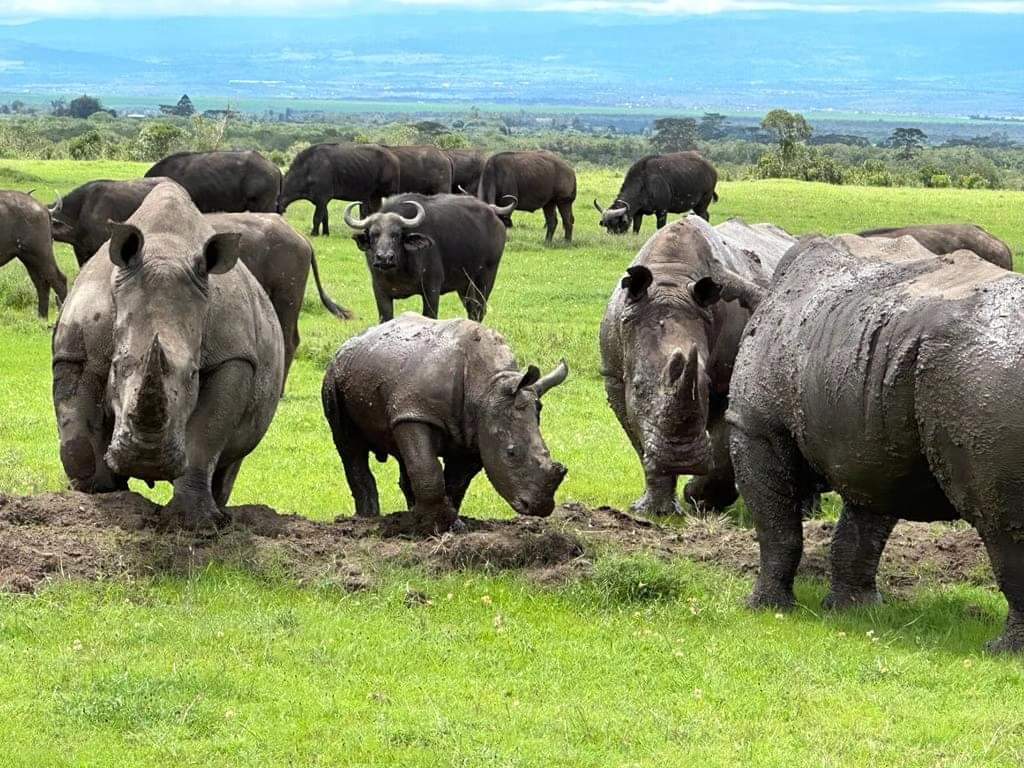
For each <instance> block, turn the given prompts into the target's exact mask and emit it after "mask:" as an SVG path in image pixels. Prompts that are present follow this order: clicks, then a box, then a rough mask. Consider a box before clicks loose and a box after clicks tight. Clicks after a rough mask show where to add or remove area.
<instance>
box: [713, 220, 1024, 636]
mask: <svg viewBox="0 0 1024 768" xmlns="http://www.w3.org/2000/svg"><path fill="white" fill-rule="evenodd" d="M1021 307H1024V276H1021V275H1017V274H1014V273H1012V272H1007V271H1005V270H1003V269H1001V268H999V267H996V266H993V265H992V264H989V263H986V262H985V261H983V260H981V259H980V258H978V257H977V256H976V255H975V254H974V253H971V252H968V251H958V252H955V253H953V254H950V255H947V256H935V255H933V254H931V253H930V252H928V251H927V250H925V249H924V248H923V247H922V246H920V245H919V244H918V243H917V242H915V241H914V240H913V239H911V238H909V237H904V238H900V239H896V240H869V239H863V238H859V237H855V236H852V235H849V236H842V237H837V238H831V239H825V238H814V239H809V240H807V241H804V242H801V244H800V246H799V247H797V248H794V249H793V250H792V251H791V252H790V253H789V254H787V256H786V258H785V259H784V260H783V262H782V264H781V265H780V266H779V269H778V270H777V272H776V274H775V278H774V281H773V283H772V285H771V289H770V292H769V293H768V295H767V296H766V297H765V298H764V299H763V300H762V302H761V304H760V306H759V308H758V309H757V311H756V312H755V313H754V315H753V317H752V318H751V320H750V322H749V323H748V325H747V330H746V333H745V337H744V340H743V343H742V346H741V349H740V353H739V356H738V357H737V360H736V370H735V373H734V374H733V381H732V394H731V401H730V405H729V413H728V417H727V418H728V421H729V423H730V425H731V427H732V438H731V452H732V457H733V462H734V464H735V468H736V478H737V482H738V485H739V488H740V492H741V493H742V494H743V497H744V499H745V501H746V503H747V505H748V507H749V508H750V510H751V511H752V513H753V517H754V523H755V525H756V528H757V537H758V541H759V542H760V545H761V568H760V573H759V575H758V579H757V583H756V586H755V588H754V592H753V595H752V597H751V604H752V605H753V606H755V607H769V606H770V607H773V608H778V607H788V606H792V605H793V604H794V596H793V578H794V576H795V574H796V570H797V565H798V564H799V562H800V557H801V553H802V548H803V542H802V528H801V515H802V512H803V510H805V509H806V508H807V507H808V506H809V505H810V504H811V503H813V501H814V500H815V499H816V498H817V496H818V494H819V493H820V491H821V490H822V489H823V488H831V489H833V490H835V491H836V492H837V493H839V495H841V496H842V498H843V502H844V508H843V513H842V516H841V518H840V521H839V524H838V525H837V527H836V532H835V536H834V540H833V544H832V549H831V558H832V587H831V592H830V594H829V596H828V598H827V599H826V606H835V607H841V606H846V605H850V604H858V603H870V602H875V601H877V600H878V599H879V595H878V591H877V588H876V573H877V569H878V561H879V558H880V557H881V554H882V550H883V548H884V547H885V543H886V541H887V539H888V537H889V534H890V532H891V531H892V528H893V526H894V525H895V523H896V520H897V519H898V518H899V519H907V520H920V521H928V520H954V519H958V518H960V519H964V520H967V521H968V522H970V523H971V524H972V525H974V527H975V528H977V530H978V533H979V534H980V535H981V538H982V540H983V541H984V544H985V547H986V549H987V551H988V554H989V557H990V559H991V561H992V567H993V570H994V572H995V575H996V579H997V581H998V583H999V586H1000V588H1001V589H1002V591H1003V593H1004V594H1005V595H1006V598H1007V600H1008V601H1009V616H1008V618H1007V623H1006V629H1005V632H1004V634H1003V636H1002V637H1001V638H1000V639H999V640H997V641H996V642H995V643H993V645H992V646H991V647H992V648H993V649H994V650H1007V651H1020V650H1022V649H1024V509H1022V508H1021V499H1022V498H1024V481H1022V479H1021V473H1020V467H1019V457H1020V455H1021V453H1022V450H1024V413H1022V412H1021V410H1020V409H1019V408H1017V407H1016V406H1015V405H1014V403H1015V401H1016V400H1018V399H1019V397H1020V392H1021V371H1022V370H1024V330H1022V323H1021V321H1022V319H1024V317H1022V309H1021Z"/></svg>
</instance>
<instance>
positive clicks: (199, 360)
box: [53, 183, 284, 529]
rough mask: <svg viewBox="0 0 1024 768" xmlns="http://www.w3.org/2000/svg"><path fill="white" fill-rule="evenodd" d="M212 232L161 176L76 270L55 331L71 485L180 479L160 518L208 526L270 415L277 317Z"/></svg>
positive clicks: (277, 383)
mask: <svg viewBox="0 0 1024 768" xmlns="http://www.w3.org/2000/svg"><path fill="white" fill-rule="evenodd" d="M241 240H242V238H241V237H240V236H239V235H238V234H237V233H217V232H215V231H214V229H213V227H212V226H210V222H209V220H208V219H206V218H204V217H203V216H202V214H200V212H199V210H198V209H197V208H196V207H195V204H194V203H193V202H192V200H191V198H189V196H188V194H187V193H186V192H185V190H184V189H182V188H181V187H180V186H178V185H177V184H172V183H164V184H161V185H160V186H158V187H157V188H156V189H155V190H153V192H152V193H150V195H149V196H148V197H147V198H146V200H145V201H144V202H143V204H142V206H141V207H140V208H139V210H138V211H136V212H135V213H134V214H133V215H132V216H131V218H130V219H129V220H128V221H127V222H126V223H123V224H115V225H114V226H113V231H112V233H111V238H110V242H109V243H107V245H106V246H104V247H103V248H102V250H100V252H99V253H98V254H97V257H96V258H95V259H91V260H90V261H89V262H88V263H87V264H86V265H85V267H84V268H83V269H82V271H81V273H80V274H79V276H78V279H77V280H76V281H75V285H74V287H73V288H72V290H71V292H70V293H69V294H68V299H67V302H65V305H64V309H63V311H62V312H61V315H60V319H59V320H58V322H57V327H56V329H55V331H54V337H53V404H54V410H55V412H56V415H57V427H58V431H59V433H60V457H61V462H62V463H63V465H64V469H65V471H66V472H67V475H68V477H69V478H70V480H71V484H72V486H73V487H74V488H75V489H76V490H80V491H86V492H89V493H100V492H104V491H113V490H118V489H123V488H126V487H127V482H128V479H129V478H132V477H134V478H139V479H142V480H145V481H148V482H150V483H152V482H155V481H158V480H167V481H171V482H173V483H174V496H173V497H172V499H171V502H170V504H168V505H167V507H165V508H164V510H163V513H162V525H163V526H166V527H175V526H177V527H183V528H188V529H209V528H211V527H216V526H218V525H220V524H222V523H223V521H224V515H223V513H222V512H221V511H220V510H219V507H223V506H224V505H225V504H226V503H227V501H228V497H229V496H230V495H231V489H232V486H233V485H234V481H235V477H236V476H237V475H238V470H239V467H240V466H241V463H242V459H244V458H245V456H246V455H248V454H249V453H250V452H251V451H252V450H253V449H254V448H255V447H256V445H257V444H258V443H259V442H260V440H261V439H262V437H263V435H264V433H265V432H266V430H267V428H268V427H269V426H270V421H271V419H272V418H273V416H274V411H275V410H276V408H277V403H278V400H279V398H280V396H281V387H282V383H283V381H284V344H283V340H282V336H281V325H280V323H278V321H277V317H276V316H275V315H274V308H273V306H272V305H271V303H270V299H268V298H267V295H266V293H265V292H264V291H263V289H262V288H260V285H259V283H257V282H256V280H255V278H254V277H253V276H252V275H251V274H250V273H249V270H248V269H247V268H246V267H245V265H244V264H239V263H238V259H239V256H240V247H241Z"/></svg>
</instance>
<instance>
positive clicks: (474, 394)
mask: <svg viewBox="0 0 1024 768" xmlns="http://www.w3.org/2000/svg"><path fill="white" fill-rule="evenodd" d="M568 374H569V369H568V368H567V367H566V365H565V362H564V361H563V362H562V363H561V364H560V365H559V366H558V368H556V369H555V370H554V371H553V372H551V373H549V374H548V375H546V376H543V377H542V376H541V375H540V371H538V370H537V368H536V367H534V366H530V367H529V368H528V369H527V370H526V372H522V371H520V370H519V369H518V366H517V365H516V359H515V356H514V355H513V354H512V350H511V349H510V348H509V346H508V344H507V343H506V342H505V340H504V339H503V338H502V337H501V336H500V335H499V334H498V333H497V332H495V331H493V330H491V329H489V328H486V327H484V326H482V325H480V324H479V323H477V322H474V321H472V320H447V321H438V320H432V319H429V318H425V317H422V316H420V315H415V314H412V313H407V314H404V315H402V316H400V317H399V318H398V319H396V320H391V321H389V322H387V323H384V324H383V325H378V326H376V327H374V328H371V329H370V330H368V331H366V332H365V333H363V334H362V335H361V336H357V337H355V338H353V339H351V340H349V341H348V342H347V343H346V344H345V345H344V346H343V347H342V348H341V349H340V350H339V351H338V354H337V356H336V357H335V358H334V362H332V363H331V365H330V367H328V369H327V374H326V376H325V377H324V384H323V393H322V394H323V406H324V415H325V416H326V417H327V421H328V423H329V424H330V426H331V432H332V434H333V436H334V444H335V446H337V449H338V453H339V454H340V455H341V460H342V463H343V464H344V467H345V476H346V478H347V479H348V484H349V487H350V488H351V490H352V497H353V498H354V500H355V503H356V514H357V515H361V516H376V515H379V514H380V504H379V501H378V497H377V485H376V482H375V481H374V479H373V475H372V474H371V472H370V468H369V461H368V460H369V454H370V453H373V454H374V455H375V456H376V457H377V459H378V460H379V461H385V460H386V459H387V457H388V456H394V457H396V458H397V459H398V462H399V467H400V470H401V473H400V474H401V480H400V484H401V488H402V491H403V493H404V494H405V498H406V501H407V503H408V505H409V509H410V510H411V511H412V513H413V517H414V520H415V527H416V528H417V529H418V530H419V531H421V532H424V533H433V532H439V531H444V530H447V529H449V528H450V527H451V526H452V525H454V524H455V522H456V520H457V518H458V510H459V507H460V506H461V504H462V499H463V497H464V496H465V494H466V490H467V489H468V488H469V484H470V482H471V481H472V480H473V478H474V477H475V476H476V475H477V473H478V472H480V470H481V469H483V470H484V471H485V472H486V473H487V477H488V479H489V480H490V481H491V483H492V484H493V485H494V487H495V489H496V490H497V491H498V493H499V494H501V496H502V498H504V499H505V500H506V501H507V502H508V503H509V504H510V505H511V506H512V507H513V508H514V509H515V510H516V512H518V513H519V514H523V515H536V516H541V517H543V516H546V515H549V514H551V511H552V510H553V509H554V504H555V502H554V496H555V491H556V490H557V488H558V486H559V484H560V483H561V482H562V479H563V478H564V477H565V473H566V469H565V467H563V466H562V465H561V464H558V463H556V462H554V461H552V460H551V455H550V454H549V453H548V449H547V446H546V445H545V444H544V439H543V437H541V433H540V401H541V398H542V397H543V396H544V394H545V393H546V392H547V391H548V390H550V389H551V388H552V387H555V386H558V385H559V384H561V383H562V382H563V381H565V378H566V376H568ZM438 457H442V458H443V459H444V468H443V469H442V467H441V464H440V462H439V461H438Z"/></svg>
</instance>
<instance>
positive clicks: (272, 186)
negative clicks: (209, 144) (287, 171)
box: [146, 150, 281, 213]
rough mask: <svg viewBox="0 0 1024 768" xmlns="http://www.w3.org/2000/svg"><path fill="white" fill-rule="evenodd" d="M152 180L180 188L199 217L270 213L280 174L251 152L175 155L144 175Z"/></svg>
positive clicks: (276, 195) (278, 192)
mask: <svg viewBox="0 0 1024 768" xmlns="http://www.w3.org/2000/svg"><path fill="white" fill-rule="evenodd" d="M156 176H165V177H167V178H169V179H174V180H175V181H176V182H178V183H179V184H181V186H183V187H184V188H185V190H186V191H187V192H188V193H189V195H191V196H192V202H194V203H195V204H196V208H198V209H199V210H200V211H202V212H203V213H240V212H242V211H252V212H254V213H273V212H274V211H276V210H277V197H278V195H279V194H280V192H281V170H280V169H279V168H278V167H277V166H276V165H274V164H273V163H272V162H270V161H269V160H267V159H266V158H265V157H263V155H261V154H260V153H259V152H255V151H253V150H246V151H241V152H224V151H218V152H179V153H178V154H176V155H171V156H170V157H165V158H164V159H163V160H161V161H160V162H158V163H157V164H156V165H154V166H153V167H152V168H150V169H149V170H148V171H146V177H147V178H153V177H156Z"/></svg>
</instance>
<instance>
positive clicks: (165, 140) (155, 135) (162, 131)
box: [136, 123, 185, 161]
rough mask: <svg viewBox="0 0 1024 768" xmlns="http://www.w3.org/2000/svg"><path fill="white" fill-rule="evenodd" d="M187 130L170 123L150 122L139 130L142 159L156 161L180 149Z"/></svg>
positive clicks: (139, 147) (137, 142)
mask: <svg viewBox="0 0 1024 768" xmlns="http://www.w3.org/2000/svg"><path fill="white" fill-rule="evenodd" d="M184 142H185V132H184V131H183V130H181V128H178V127H177V126H176V125H172V124H170V123H149V124H148V125H145V126H143V128H142V130H141V131H139V138H138V139H137V141H136V144H137V146H138V155H139V159H140V160H150V161H156V160H161V159H163V158H165V157H167V156H168V155H170V154H172V153H174V152H176V151H178V150H180V149H181V148H182V146H183V145H184Z"/></svg>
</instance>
